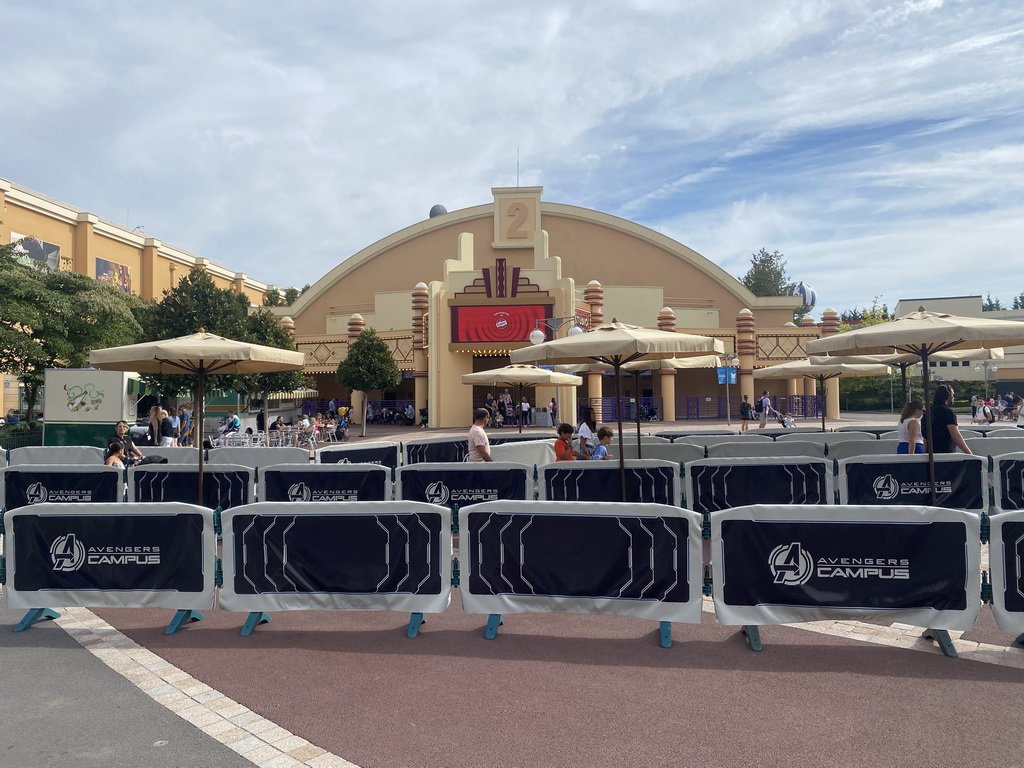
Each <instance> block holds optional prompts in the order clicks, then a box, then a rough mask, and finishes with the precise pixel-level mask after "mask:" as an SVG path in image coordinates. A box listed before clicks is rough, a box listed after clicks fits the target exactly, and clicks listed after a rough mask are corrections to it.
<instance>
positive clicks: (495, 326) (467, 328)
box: [452, 304, 548, 344]
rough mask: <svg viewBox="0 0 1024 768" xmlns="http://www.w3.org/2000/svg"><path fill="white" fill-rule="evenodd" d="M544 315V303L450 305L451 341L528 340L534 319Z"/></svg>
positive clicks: (466, 342)
mask: <svg viewBox="0 0 1024 768" xmlns="http://www.w3.org/2000/svg"><path fill="white" fill-rule="evenodd" d="M547 316H548V307H547V305H545V304H525V305H519V306H511V307H452V343H455V344H459V343H462V344H476V343H479V342H507V341H529V340H530V332H531V331H532V330H533V329H534V328H536V327H537V323H536V321H537V320H544V319H545V318H546V317H547ZM543 327H544V326H541V328H542V329H543Z"/></svg>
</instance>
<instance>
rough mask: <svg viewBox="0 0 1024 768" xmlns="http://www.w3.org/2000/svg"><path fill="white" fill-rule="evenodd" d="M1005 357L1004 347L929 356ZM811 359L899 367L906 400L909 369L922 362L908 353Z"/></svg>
mask: <svg viewBox="0 0 1024 768" xmlns="http://www.w3.org/2000/svg"><path fill="white" fill-rule="evenodd" d="M1003 357H1004V352H1003V348H1002V347H992V348H990V349H951V350H948V351H946V352H936V353H935V354H933V355H931V356H930V357H929V360H930V361H931V362H943V361H945V362H949V361H964V360H1002V359H1003ZM809 359H810V361H811V362H812V363H815V364H816V365H822V364H824V365H828V364H830V363H854V364H859V365H873V364H876V363H882V364H883V365H889V366H892V367H893V368H899V369H900V384H901V385H902V391H903V401H904V402H906V401H907V400H909V399H910V393H909V392H908V390H907V369H908V368H909V367H910V366H912V365H917V364H918V363H920V362H921V358H920V357H918V356H917V355H911V354H908V353H895V354H891V355H812V356H811V357H810V358H809Z"/></svg>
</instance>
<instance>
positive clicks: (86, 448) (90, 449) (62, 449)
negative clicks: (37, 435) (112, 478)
mask: <svg viewBox="0 0 1024 768" xmlns="http://www.w3.org/2000/svg"><path fill="white" fill-rule="evenodd" d="M7 463H8V464H9V465H11V466H14V465H16V464H63V465H69V464H89V465H91V466H94V467H96V466H102V465H103V449H102V448H97V447H96V446H94V445H25V446H22V447H21V448H12V449H11V450H10V452H9V454H8V457H7Z"/></svg>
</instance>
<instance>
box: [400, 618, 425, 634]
mask: <svg viewBox="0 0 1024 768" xmlns="http://www.w3.org/2000/svg"><path fill="white" fill-rule="evenodd" d="M426 623H427V620H426V619H424V618H423V614H422V613H410V614H409V631H408V632H406V633H405V636H406V637H416V636H417V635H418V634H419V633H420V627H422V626H423V625H424V624H426Z"/></svg>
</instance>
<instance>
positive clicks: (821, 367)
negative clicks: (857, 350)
mask: <svg viewBox="0 0 1024 768" xmlns="http://www.w3.org/2000/svg"><path fill="white" fill-rule="evenodd" d="M888 373H889V366H887V365H882V364H881V363H874V364H868V365H857V364H854V363H846V362H832V363H823V362H811V361H810V360H791V361H790V362H788V363H779V364H778V365H769V366H768V367H767V368H758V369H757V370H755V371H754V378H755V379H801V378H807V379H814V380H815V381H817V382H818V385H819V387H820V389H821V404H822V407H821V431H822V432H824V431H825V398H826V394H825V382H826V381H827V380H828V379H835V378H838V377H839V376H885V375H887V374H888Z"/></svg>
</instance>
